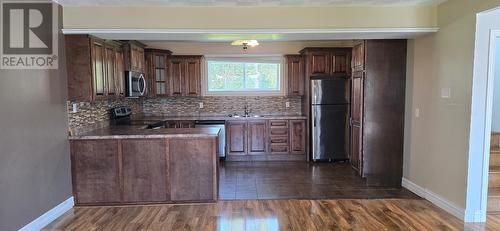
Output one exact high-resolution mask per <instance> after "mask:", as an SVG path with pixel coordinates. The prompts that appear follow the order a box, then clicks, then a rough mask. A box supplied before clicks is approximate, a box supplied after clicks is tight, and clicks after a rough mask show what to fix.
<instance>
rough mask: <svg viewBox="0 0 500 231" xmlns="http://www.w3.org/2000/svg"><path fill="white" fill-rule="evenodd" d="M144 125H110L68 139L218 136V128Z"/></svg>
mask: <svg viewBox="0 0 500 231" xmlns="http://www.w3.org/2000/svg"><path fill="white" fill-rule="evenodd" d="M144 127H145V126H132V125H131V126H127V125H122V126H111V127H106V128H100V129H97V130H93V131H90V132H87V133H83V134H81V135H74V136H70V137H69V139H70V140H95V139H143V138H149V139H151V138H200V137H217V136H219V130H220V129H218V128H160V129H145V128H144Z"/></svg>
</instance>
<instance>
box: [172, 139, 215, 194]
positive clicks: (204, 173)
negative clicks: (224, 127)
mask: <svg viewBox="0 0 500 231" xmlns="http://www.w3.org/2000/svg"><path fill="white" fill-rule="evenodd" d="M169 142H170V144H169V147H170V155H171V156H170V163H171V165H170V182H171V187H170V190H171V198H172V201H202V200H205V201H207V200H208V201H213V200H216V199H217V187H216V185H217V169H216V167H215V166H217V161H218V156H217V151H216V150H217V143H216V139H212V138H198V139H194V138H190V139H181V138H176V139H170V141H169ZM207 147H212V149H210V148H209V149H207ZM186 179H189V180H186Z"/></svg>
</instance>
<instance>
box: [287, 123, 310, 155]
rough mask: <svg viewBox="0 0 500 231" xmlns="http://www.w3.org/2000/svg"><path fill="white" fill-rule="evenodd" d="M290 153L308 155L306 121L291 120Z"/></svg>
mask: <svg viewBox="0 0 500 231" xmlns="http://www.w3.org/2000/svg"><path fill="white" fill-rule="evenodd" d="M289 126H290V153H291V154H304V153H306V121H305V120H290V125H289Z"/></svg>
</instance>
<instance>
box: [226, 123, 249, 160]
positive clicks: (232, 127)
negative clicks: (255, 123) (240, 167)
mask: <svg viewBox="0 0 500 231" xmlns="http://www.w3.org/2000/svg"><path fill="white" fill-rule="evenodd" d="M246 130H247V122H246V121H226V152H227V155H246V150H247V149H246V142H247V131H246Z"/></svg>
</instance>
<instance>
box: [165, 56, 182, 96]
mask: <svg viewBox="0 0 500 231" xmlns="http://www.w3.org/2000/svg"><path fill="white" fill-rule="evenodd" d="M168 69H169V80H170V81H169V82H170V88H169V89H170V92H169V93H170V95H171V96H181V95H182V92H183V90H182V89H183V86H182V83H183V80H182V79H183V76H184V71H185V69H184V60H183V59H182V58H170V59H169V68H168Z"/></svg>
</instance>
